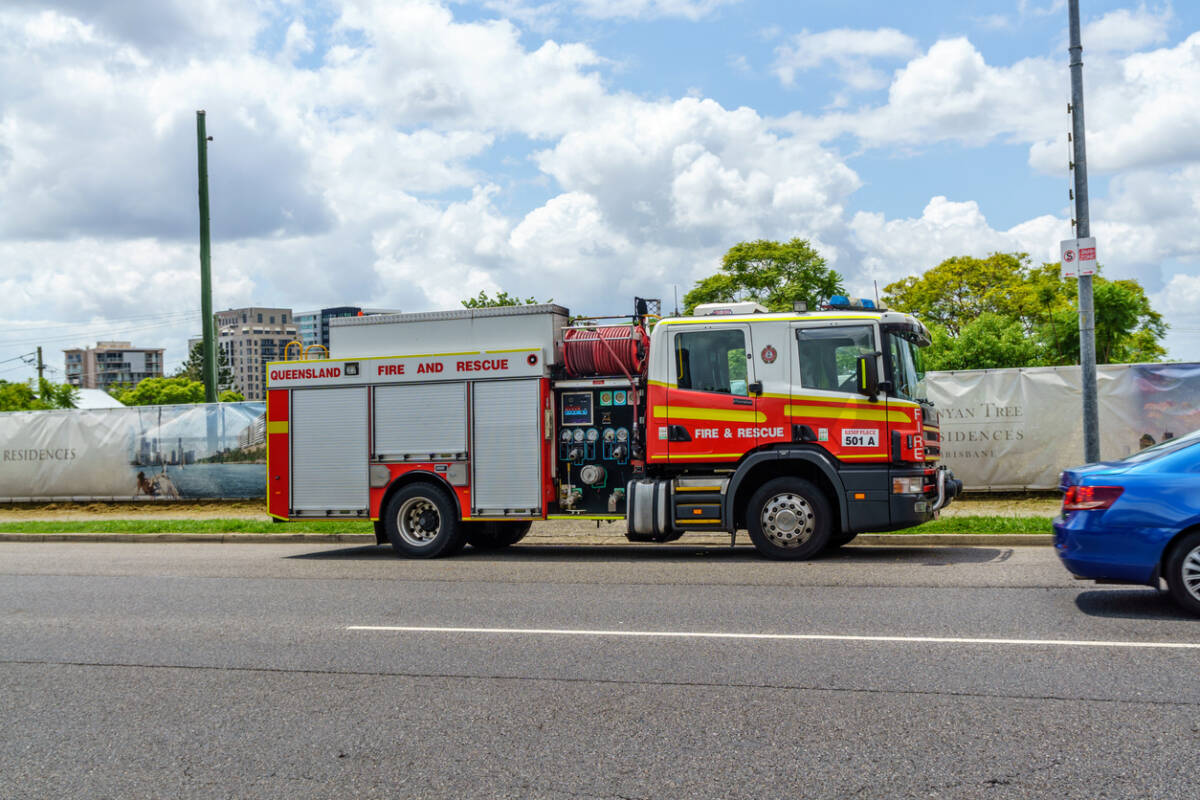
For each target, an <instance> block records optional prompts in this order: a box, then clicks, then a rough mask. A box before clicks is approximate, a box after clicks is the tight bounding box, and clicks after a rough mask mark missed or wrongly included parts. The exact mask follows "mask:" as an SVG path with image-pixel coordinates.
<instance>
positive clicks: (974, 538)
mask: <svg viewBox="0 0 1200 800" xmlns="http://www.w3.org/2000/svg"><path fill="white" fill-rule="evenodd" d="M737 541H738V544H740V545H749V543H750V540H749V538H748V537H747V536H746V535H745V534H742V535H739V536H738V539H737ZM0 542H141V543H146V542H156V543H183V542H209V543H214V544H231V543H239V542H241V543H250V544H350V545H358V546H363V545H373V544H375V535H374V534H370V533H0ZM523 544H527V545H610V546H611V545H617V546H621V547H633V546H638V547H660V546H661V545H655V544H641V543H636V542H630V541H629V540H627V539H626V538H625V537H624V536H621V535H609V536H598V535H595V534H590V535H589V534H579V535H574V536H538V535H532V536H529V537H528V538H526V539H525V540H524V542H523ZM671 544H672V545H674V546H684V547H688V546H696V547H728V546H729V537H728V536H715V535H708V536H696V537H691V538H685V539H680V540H678V541H676V542H672V543H671ZM1053 544H1054V536H1053V535H1052V534H1048V533H996V534H979V533H864V534H860V535H859V536H858V537H856V538H855V539H854V541H853V542H852V543H851V546H858V545H861V546H867V547H1047V546H1050V545H1053Z"/></svg>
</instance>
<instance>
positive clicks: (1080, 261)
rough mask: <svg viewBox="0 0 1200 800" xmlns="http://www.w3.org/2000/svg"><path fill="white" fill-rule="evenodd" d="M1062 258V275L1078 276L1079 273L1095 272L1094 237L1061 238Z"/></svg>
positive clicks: (1066, 276)
mask: <svg viewBox="0 0 1200 800" xmlns="http://www.w3.org/2000/svg"><path fill="white" fill-rule="evenodd" d="M1059 248H1060V250H1061V254H1062V256H1061V258H1062V276H1063V277H1064V278H1078V277H1079V276H1080V275H1095V274H1096V239H1095V237H1092V236H1089V237H1088V238H1086V239H1063V240H1062V241H1061V242H1059Z"/></svg>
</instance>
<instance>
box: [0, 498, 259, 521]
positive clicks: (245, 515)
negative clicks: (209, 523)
mask: <svg viewBox="0 0 1200 800" xmlns="http://www.w3.org/2000/svg"><path fill="white" fill-rule="evenodd" d="M0 519H6V520H22V519H45V520H55V519H77V520H85V519H258V520H268V519H270V516H268V515H267V512H266V510H265V509H264V507H263V503H262V501H260V500H229V501H222V502H192V501H187V502H184V501H178V502H161V501H160V502H145V503H9V504H4V505H0Z"/></svg>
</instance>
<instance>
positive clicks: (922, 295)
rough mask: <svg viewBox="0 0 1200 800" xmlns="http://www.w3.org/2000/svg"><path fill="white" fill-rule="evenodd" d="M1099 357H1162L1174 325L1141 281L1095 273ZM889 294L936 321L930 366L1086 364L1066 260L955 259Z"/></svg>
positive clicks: (1110, 360)
mask: <svg viewBox="0 0 1200 800" xmlns="http://www.w3.org/2000/svg"><path fill="white" fill-rule="evenodd" d="M1094 289H1095V312H1096V360H1097V361H1098V362H1099V363H1101V364H1114V363H1132V362H1137V361H1159V360H1161V359H1162V358H1163V356H1165V355H1166V351H1165V350H1164V349H1163V347H1162V345H1161V344H1160V340H1161V339H1162V338H1163V336H1165V335H1166V331H1167V326H1166V324H1165V323H1164V322H1163V318H1162V315H1161V314H1159V313H1158V312H1157V311H1155V310H1154V309H1153V308H1152V307H1151V305H1150V300H1149V298H1148V297H1147V296H1146V292H1145V290H1144V289H1143V288H1142V287H1141V285H1140V284H1138V282H1137V281H1134V280H1116V281H1109V280H1106V279H1105V278H1103V277H1100V276H1096V278H1095V279H1094ZM883 299H884V301H885V302H886V303H887V304H888V306H890V307H892V308H895V309H897V310H899V311H907V312H909V313H911V314H913V315H915V316H916V317H917V318H919V319H921V320H922V321H923V322H925V323H926V324H927V325H929V327H930V332H931V334H932V335H933V338H934V343H933V346H932V347H931V348H930V349H929V351H928V352H927V354H926V359H927V361H928V363H929V365H930V368H931V369H992V368H999V367H1026V366H1055V365H1064V364H1078V363H1079V311H1078V309H1079V304H1078V287H1077V286H1076V285H1075V281H1074V280H1071V279H1063V278H1062V277H1061V269H1060V265H1059V264H1056V263H1054V264H1042V265H1040V266H1036V267H1035V266H1033V265H1032V264H1031V263H1030V259H1029V256H1028V255H1027V254H1025V253H993V254H992V255H990V256H988V257H987V258H982V259H981V258H973V257H971V256H957V257H955V258H948V259H946V260H945V261H943V262H942V263H941V264H938V265H937V266H936V267H934V268H933V269H931V270H929V271H927V272H926V273H925V274H923V275H920V276H916V277H908V278H905V279H904V280H901V281H897V282H895V283H892V284H889V285H888V286H886V287H885V288H884V295H883Z"/></svg>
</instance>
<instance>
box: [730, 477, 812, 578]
mask: <svg viewBox="0 0 1200 800" xmlns="http://www.w3.org/2000/svg"><path fill="white" fill-rule="evenodd" d="M831 522H832V516H831V514H830V511H829V501H828V500H826V499H825V494H824V493H823V492H822V491H821V490H820V489H818V488H817V487H816V486H814V485H813V484H812V483H810V482H808V481H806V480H803V479H801V478H775V479H773V480H769V481H767V482H766V483H764V484H763V485H762V486H761V487H759V489H758V491H756V492H755V493H754V494H753V495H751V496H750V503H749V505H748V506H747V508H746V529H747V530H748V531H749V532H750V541H752V542H754V547H755V549H757V550H758V552H759V553H760V554H762V555H763V556H765V557H767V558H774V559H780V560H788V561H795V560H800V559H806V558H812V557H814V556H816V555H817V554H819V553H820V552H821V551H822V550H824V549H825V546H826V545H827V544H829V537H830V531H831V530H832V526H831V524H830V523H831Z"/></svg>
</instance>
